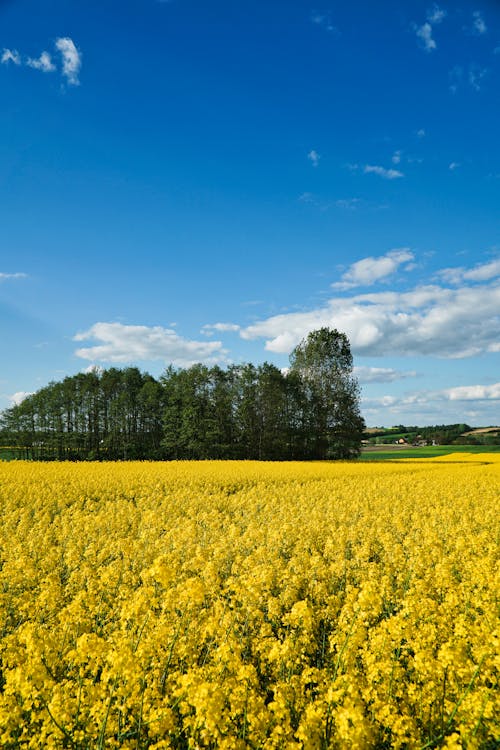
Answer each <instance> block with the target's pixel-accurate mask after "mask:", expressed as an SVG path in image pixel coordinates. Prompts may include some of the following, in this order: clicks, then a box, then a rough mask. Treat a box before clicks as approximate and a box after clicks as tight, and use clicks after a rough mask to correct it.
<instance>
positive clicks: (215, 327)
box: [201, 323, 241, 336]
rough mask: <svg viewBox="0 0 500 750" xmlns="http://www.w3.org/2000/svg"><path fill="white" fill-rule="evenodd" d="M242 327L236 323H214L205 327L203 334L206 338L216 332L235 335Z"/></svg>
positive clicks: (202, 330)
mask: <svg viewBox="0 0 500 750" xmlns="http://www.w3.org/2000/svg"><path fill="white" fill-rule="evenodd" d="M240 328H241V326H239V325H237V324H236V323H213V324H207V325H204V326H203V327H202V329H201V333H202V334H203V335H204V336H211V335H212V333H213V332H214V331H219V333H235V332H237V331H239V330H240Z"/></svg>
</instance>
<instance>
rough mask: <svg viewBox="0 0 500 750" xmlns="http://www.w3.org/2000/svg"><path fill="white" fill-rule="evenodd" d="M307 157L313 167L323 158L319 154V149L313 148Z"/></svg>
mask: <svg viewBox="0 0 500 750" xmlns="http://www.w3.org/2000/svg"><path fill="white" fill-rule="evenodd" d="M307 158H308V159H309V161H310V162H311V164H312V165H313V167H317V166H318V164H319V160H320V159H321V156H320V155H319V154H318V152H317V151H315V150H314V149H312V151H309V153H308V154H307Z"/></svg>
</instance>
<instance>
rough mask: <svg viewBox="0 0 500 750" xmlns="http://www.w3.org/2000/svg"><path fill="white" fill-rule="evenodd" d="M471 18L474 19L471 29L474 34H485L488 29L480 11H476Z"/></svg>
mask: <svg viewBox="0 0 500 750" xmlns="http://www.w3.org/2000/svg"><path fill="white" fill-rule="evenodd" d="M472 17H473V19H474V21H473V23H472V28H473V31H474V33H475V34H480V35H482V34H486V32H487V31H488V27H487V26H486V24H485V22H484V19H483V16H482V15H481V11H479V10H476V11H474V13H473V14H472Z"/></svg>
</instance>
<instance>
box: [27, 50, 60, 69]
mask: <svg viewBox="0 0 500 750" xmlns="http://www.w3.org/2000/svg"><path fill="white" fill-rule="evenodd" d="M26 65H27V66H28V67H29V68H34V69H35V70H41V71H42V73H53V72H54V70H55V69H56V66H55V65H54V63H53V62H52V58H51V56H50V55H49V53H48V52H42V54H41V55H40V57H38V58H37V59H33V58H32V57H28V59H27V60H26Z"/></svg>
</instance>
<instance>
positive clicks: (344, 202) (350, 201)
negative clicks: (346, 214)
mask: <svg viewBox="0 0 500 750" xmlns="http://www.w3.org/2000/svg"><path fill="white" fill-rule="evenodd" d="M360 203H361V198H339V199H338V200H336V201H335V205H336V206H337V208H347V209H350V210H352V209H354V208H357V207H358V205H359V204H360Z"/></svg>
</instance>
